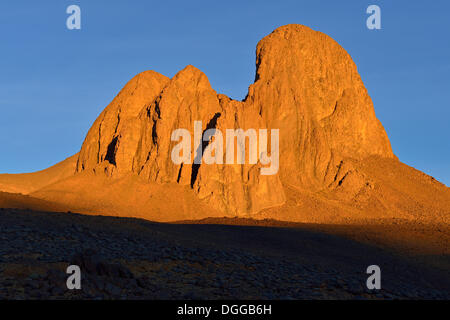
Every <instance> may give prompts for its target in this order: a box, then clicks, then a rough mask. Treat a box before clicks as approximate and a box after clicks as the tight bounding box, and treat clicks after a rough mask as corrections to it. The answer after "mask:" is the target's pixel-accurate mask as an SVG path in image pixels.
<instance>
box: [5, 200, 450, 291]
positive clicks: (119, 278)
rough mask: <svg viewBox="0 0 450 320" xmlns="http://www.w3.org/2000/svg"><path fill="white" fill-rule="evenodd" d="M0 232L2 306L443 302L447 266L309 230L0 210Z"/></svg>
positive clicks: (449, 282)
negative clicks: (75, 275) (371, 278)
mask: <svg viewBox="0 0 450 320" xmlns="http://www.w3.org/2000/svg"><path fill="white" fill-rule="evenodd" d="M216 222H217V221H216ZM0 225H1V227H2V232H1V234H0V299H5V298H6V299H22V298H33V299H34V298H37V299H47V298H52V299H53V298H65V299H67V298H69V299H70V298H85V299H97V298H100V299H102V298H103V299H115V298H127V299H132V298H138V299H140V298H147V299H214V298H219V299H223V298H224V299H228V298H235V299H325V298H331V299H354V298H364V299H392V298H419V299H422V298H426V299H449V298H450V294H449V291H450V290H449V288H450V277H449V275H448V271H446V270H445V268H439V267H433V266H431V265H426V264H424V263H423V262H420V261H415V260H413V259H410V258H407V257H405V256H403V255H398V254H394V253H392V252H390V251H389V250H386V249H383V246H378V247H375V246H371V245H368V244H364V243H363V242H360V241H354V240H350V239H349V238H346V237H342V236H337V235H333V234H332V233H333V232H331V231H332V230H331V229H330V230H328V231H326V232H325V231H318V230H316V231H312V230H309V229H310V228H309V226H308V225H303V226H300V225H299V226H297V227H289V228H286V227H277V226H272V227H262V226H232V225H220V224H215V225H208V224H162V223H152V222H149V221H145V220H140V219H132V218H114V217H104V216H84V215H78V214H70V213H44V212H32V211H24V210H18V209H1V210H0ZM358 233H360V234H363V233H361V230H359V231H358ZM441 258H442V257H441ZM443 258H445V257H443ZM73 263H74V264H78V265H80V267H81V269H82V289H81V290H79V291H75V292H74V291H69V290H67V289H66V277H67V275H66V273H65V269H66V268H67V266H68V265H69V264H73ZM372 264H377V265H379V266H380V267H381V270H382V289H381V290H379V291H375V292H373V291H372V292H370V291H368V290H367V289H366V286H365V283H366V279H367V276H368V275H366V273H365V271H366V268H367V266H369V265H372Z"/></svg>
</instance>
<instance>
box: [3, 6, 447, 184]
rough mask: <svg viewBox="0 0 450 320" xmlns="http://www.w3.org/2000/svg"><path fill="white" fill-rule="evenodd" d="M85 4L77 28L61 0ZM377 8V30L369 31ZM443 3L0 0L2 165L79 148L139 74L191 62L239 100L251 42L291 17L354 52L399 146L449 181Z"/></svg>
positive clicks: (53, 159)
mask: <svg viewBox="0 0 450 320" xmlns="http://www.w3.org/2000/svg"><path fill="white" fill-rule="evenodd" d="M71 4H77V5H79V6H80V7H81V19H82V22H81V27H82V28H81V30H68V29H67V28H66V19H67V17H68V14H66V8H67V7H68V6H69V5H71ZM370 4H377V5H379V6H380V7H381V14H382V22H381V23H382V29H381V30H368V29H367V28H366V19H367V17H368V15H367V14H366V12H365V11H366V8H367V7H368V6H369V5H370ZM449 12H450V2H448V1H446V0H440V1H439V0H435V1H402V0H396V1H375V0H373V1H362V0H355V1H320V0H319V1H317V0H316V1H312V0H311V1H301V0H295V1H283V0H279V1H262V0H260V1H250V0H247V1H242V0H240V1H234V0H227V1H214V0H208V1H195V0H193V1H151V0H149V1H137V0H134V1H124V0H120V1H119V0H116V1H102V0H86V1H76V0H72V1H63V0H54V1H50V0H45V1H39V2H38V1H23V0H15V1H12V0H9V1H2V2H1V3H0V111H1V113H0V114H1V117H0V143H1V150H2V154H1V160H0V172H2V173H16V172H30V171H35V170H40V169H44V168H46V167H48V166H50V165H52V164H55V163H57V162H59V161H60V160H63V159H64V158H66V157H68V156H70V155H72V154H74V153H76V152H78V151H79V149H80V147H81V144H82V142H83V139H84V137H85V135H86V133H87V131H88V129H89V128H90V126H91V125H92V123H93V122H94V120H95V118H96V117H97V116H98V114H99V113H100V112H101V111H102V110H103V108H104V107H106V105H107V104H108V103H109V102H110V101H111V100H112V99H113V98H114V96H115V95H116V94H117V93H118V91H119V90H120V89H121V88H122V87H123V86H124V85H125V83H126V82H127V81H128V80H129V79H131V78H132V77H133V76H134V75H135V74H137V73H139V72H141V71H144V70H149V69H152V70H155V71H157V72H160V73H162V74H164V75H166V76H169V77H172V76H173V75H174V74H175V73H176V72H177V71H179V70H180V69H182V68H183V67H184V66H186V65H187V64H192V65H194V66H196V67H198V68H199V69H201V70H202V71H203V72H205V73H206V75H207V76H208V78H209V80H210V82H211V85H212V86H213V88H214V89H215V90H216V91H218V92H220V93H225V94H227V95H229V96H230V97H232V98H235V99H242V98H244V97H245V95H246V93H247V89H248V86H249V85H250V84H251V83H252V82H253V79H254V73H255V47H256V44H257V42H258V41H259V40H260V39H261V38H262V37H264V36H265V35H267V34H269V33H270V32H272V31H273V30H274V29H275V28H277V27H279V26H281V25H285V24H289V23H299V24H304V25H307V26H309V27H311V28H313V29H315V30H318V31H322V32H324V33H326V34H328V35H330V36H331V37H332V38H334V39H335V40H336V41H337V42H339V43H340V44H341V45H342V46H343V47H344V48H345V49H346V50H347V51H348V52H349V53H350V55H351V56H352V58H353V59H354V61H355V63H356V64H357V66H358V71H359V73H360V74H361V77H362V79H363V81H364V83H365V85H366V87H367V89H368V91H369V94H370V96H371V97H372V99H373V101H374V105H375V111H376V114H377V116H378V118H379V119H380V120H381V121H382V123H383V125H384V127H385V129H386V131H387V133H388V135H389V138H390V140H391V143H392V146H393V149H394V152H395V154H396V155H397V156H398V157H399V158H400V160H402V161H403V162H405V163H406V164H408V165H411V166H413V167H415V168H417V169H419V170H422V171H424V172H426V173H428V174H430V175H432V176H434V177H435V178H437V179H438V180H440V181H442V182H444V183H445V184H447V185H450V161H449V158H450V139H449V137H450V134H449V123H450V22H449V18H448V15H449Z"/></svg>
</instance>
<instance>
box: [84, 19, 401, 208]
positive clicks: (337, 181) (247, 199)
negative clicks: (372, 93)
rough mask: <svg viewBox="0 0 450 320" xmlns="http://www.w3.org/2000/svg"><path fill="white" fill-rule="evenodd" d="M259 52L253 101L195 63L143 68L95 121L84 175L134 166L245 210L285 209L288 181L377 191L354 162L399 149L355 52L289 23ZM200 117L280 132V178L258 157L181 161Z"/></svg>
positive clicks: (222, 125) (213, 123) (217, 203)
mask: <svg viewBox="0 0 450 320" xmlns="http://www.w3.org/2000/svg"><path fill="white" fill-rule="evenodd" d="M256 55H257V57H256V66H257V69H256V77H255V83H254V84H252V85H251V86H250V87H249V92H248V95H247V97H246V99H245V100H244V101H235V100H232V99H230V98H228V97H226V96H224V95H221V94H217V93H216V92H215V91H214V90H213V89H212V88H211V86H210V83H209V81H208V79H207V77H206V76H205V75H204V74H203V73H202V72H201V71H200V70H198V69H196V68H195V67H193V66H187V67H186V68H185V69H183V70H181V71H180V72H179V73H178V74H177V75H175V77H174V78H173V79H168V78H167V77H165V76H162V75H160V74H158V73H156V72H153V71H146V72H143V73H141V74H138V75H137V76H136V77H134V78H133V79H132V80H131V81H130V82H129V83H128V84H127V85H126V86H125V87H124V88H123V89H122V91H121V92H120V93H119V94H118V96H117V97H116V98H115V99H114V100H113V101H112V102H111V104H110V105H109V106H108V107H107V108H106V109H105V110H104V111H103V112H102V114H101V115H100V116H99V117H98V118H97V120H96V121H95V123H94V125H93V126H92V128H91V130H90V131H89V133H88V135H87V137H86V139H85V141H84V143H83V146H82V148H81V151H80V154H79V157H78V163H77V168H76V171H77V172H82V171H94V172H96V173H102V174H103V173H104V174H106V175H107V176H111V177H113V176H120V175H122V174H127V173H130V172H133V173H135V174H137V175H140V176H142V177H144V178H145V179H148V181H151V182H157V183H178V184H181V185H189V186H190V187H191V188H192V189H194V191H195V192H196V193H197V195H198V197H199V198H201V199H204V200H205V201H206V202H207V203H208V204H210V205H212V206H214V207H215V208H218V209H219V210H221V211H223V212H227V213H234V214H236V215H238V214H241V215H242V214H244V215H245V214H251V213H255V212H258V211H260V210H262V209H264V208H268V207H274V206H278V205H282V204H283V203H284V202H285V200H286V196H285V189H284V188H285V186H286V185H291V186H295V187H298V188H301V189H309V190H312V191H319V190H323V189H326V190H330V189H331V190H334V189H336V188H340V189H343V190H340V191H341V194H343V195H345V194H346V193H348V192H350V193H351V194H357V193H358V192H359V191H360V190H362V189H364V188H368V187H370V181H369V179H368V178H366V176H365V175H364V174H363V173H360V172H359V171H358V170H357V169H355V167H354V166H353V163H354V161H358V160H362V159H364V158H366V157H368V156H371V155H377V156H381V157H385V158H394V154H393V153H392V150H391V146H390V143H389V140H388V138H387V135H386V133H385V131H384V129H383V127H382V125H381V123H380V122H379V120H378V119H377V118H376V116H375V112H374V108H373V104H372V101H371V99H370V97H369V95H368V93H367V90H366V89H365V87H364V84H363V83H362V81H361V78H360V76H359V74H358V72H357V69H356V66H355V64H354V63H353V61H352V59H351V57H350V56H349V55H348V53H347V52H346V51H345V50H344V49H343V48H342V47H341V46H339V44H337V43H336V42H335V41H334V40H333V39H331V38H330V37H328V36H327V35H325V34H323V33H320V32H316V31H313V30H311V29H309V28H307V27H304V26H300V25H287V26H283V27H280V28H278V29H276V30H275V31H274V32H273V33H271V34H270V35H268V36H266V37H265V38H264V39H262V40H261V41H260V42H259V44H258V46H257V50H256ZM196 120H201V121H202V125H203V127H202V130H203V131H204V130H206V129H207V128H212V127H213V128H217V129H220V130H221V131H222V132H224V133H225V131H226V129H238V128H242V129H244V130H247V129H249V128H253V129H263V128H267V129H280V140H279V141H280V170H279V172H278V174H276V175H273V176H264V175H260V172H259V170H260V167H261V164H260V163H259V162H258V163H257V164H255V165H251V164H245V165H238V164H236V165H216V164H214V165H206V164H201V165H195V164H194V165H188V164H182V165H175V164H174V163H173V162H172V160H171V150H172V148H173V147H174V146H175V145H176V144H177V143H178V142H172V141H171V133H172V132H173V130H175V129H178V128H186V129H188V130H190V131H191V132H192V131H193V123H194V121H196ZM208 126H209V127H208ZM246 151H247V154H248V147H246ZM246 163H248V161H246Z"/></svg>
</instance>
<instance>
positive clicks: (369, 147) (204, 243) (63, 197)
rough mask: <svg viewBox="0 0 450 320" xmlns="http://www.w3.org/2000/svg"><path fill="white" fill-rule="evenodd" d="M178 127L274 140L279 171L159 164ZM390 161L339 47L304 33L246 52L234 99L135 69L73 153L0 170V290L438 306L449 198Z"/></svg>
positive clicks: (449, 284) (206, 145)
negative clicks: (242, 94) (248, 66)
mask: <svg viewBox="0 0 450 320" xmlns="http://www.w3.org/2000/svg"><path fill="white" fill-rule="evenodd" d="M194 121H202V125H203V127H202V128H201V129H202V132H203V133H204V132H206V130H208V129H211V128H213V129H220V130H221V131H223V132H225V130H226V129H227V128H231V129H238V128H242V129H243V130H249V129H253V128H255V129H261V128H264V129H269V130H271V129H277V130H279V133H280V137H279V155H280V159H279V171H277V172H276V174H273V175H261V174H260V170H261V169H262V168H263V167H264V164H263V163H261V162H259V161H258V162H257V163H256V164H250V163H247V162H246V163H244V164H236V163H235V164H226V165H224V164H220V163H213V164H206V163H201V164H192V161H191V162H190V163H181V164H175V163H174V162H173V161H172V160H171V150H172V149H173V147H174V146H175V144H176V142H174V141H173V140H172V139H171V133H172V132H173V131H174V130H176V129H179V128H187V129H189V130H190V129H192V124H193V122H194ZM214 141H215V140H213V139H211V140H204V141H203V143H202V144H201V145H200V147H201V151H202V152H206V151H208V150H209V151H210V150H211V149H212V148H213V145H215V144H214V143H213V142H214ZM194 147H195V145H194ZM269 149H271V148H269ZM197 150H199V149H197ZM245 151H246V154H247V155H248V154H249V153H250V148H249V146H248V145H246V146H245ZM271 151H272V152H273V149H272V150H271ZM394 151H395V150H392V147H391V144H390V141H389V138H388V136H387V134H386V132H385V130H384V127H383V125H382V124H381V122H380V121H379V120H378V119H377V117H376V114H375V108H374V106H373V103H372V100H371V98H370V96H369V93H368V92H367V90H366V88H365V87H364V84H363V81H362V79H361V77H360V76H359V74H358V72H357V67H356V65H355V63H354V62H353V60H352V59H351V57H350V55H349V54H348V53H347V52H346V51H345V50H344V48H342V47H341V46H340V45H339V44H338V43H337V42H335V41H334V40H333V39H331V38H330V37H329V36H327V35H325V34H323V33H321V32H318V31H314V30H312V29H310V28H308V27H305V26H301V25H287V26H283V27H280V28H278V29H276V30H275V31H274V32H272V33H271V34H269V35H267V36H266V37H264V38H263V39H262V40H261V41H260V42H259V43H258V46H257V48H256V74H255V82H254V83H253V84H251V85H250V86H249V89H248V94H247V96H246V98H245V99H244V100H242V101H237V100H233V99H230V98H229V97H227V96H225V95H223V94H221V93H218V92H216V91H215V90H214V89H213V88H212V87H211V85H210V83H209V80H208V78H207V76H206V75H205V74H204V73H203V72H202V71H200V70H199V69H197V68H195V67H194V66H190V65H189V66H186V67H185V68H184V69H182V70H181V71H179V72H178V73H177V74H176V75H175V76H174V77H173V78H171V79H170V78H168V77H166V76H164V75H161V74H159V73H157V72H155V71H144V72H142V73H139V74H138V75H136V76H135V77H134V78H133V79H131V80H130V81H129V82H128V83H127V84H126V86H125V87H124V88H122V90H121V91H120V92H119V93H118V94H117V96H116V97H115V98H114V99H113V101H112V102H111V103H110V104H109V105H108V106H107V107H106V108H105V109H104V110H103V112H102V113H101V114H100V115H99V116H98V118H97V119H96V120H95V121H94V123H93V125H92V127H91V129H90V130H89V132H88V133H87V135H86V138H85V140H84V142H83V143H82V146H81V149H80V151H79V152H78V153H77V154H75V155H73V156H71V157H69V158H67V159H65V160H63V161H61V162H59V163H57V164H56V165H54V166H52V167H50V168H48V169H45V170H42V171H39V172H35V173H24V174H0V208H2V209H1V211H0V225H1V228H2V232H1V235H0V254H1V255H0V298H6V299H16V298H18V299H22V298H35V299H41V298H85V299H105V298H106V299H108V298H144V299H145V298H149V299H222V298H224V299H233V298H234V299H315V298H317V299H355V298H358V299H397V298H398V299H408V298H414V299H448V298H449V292H450V290H449V288H450V278H449V272H448V270H449V267H450V225H449V222H450V189H449V188H448V187H447V186H445V185H444V184H442V183H440V182H439V181H437V180H436V179H435V178H433V177H431V176H428V175H426V174H425V173H423V172H420V171H418V170H416V169H414V168H412V167H410V166H408V165H406V164H404V163H402V162H401V161H400V160H401V159H398V157H397V156H396V155H395V153H394ZM197 152H199V151H197ZM215 152H217V150H216V151H215ZM70 263H75V264H79V265H81V266H82V269H84V270H86V272H87V275H86V279H85V281H84V282H83V283H84V286H85V287H84V289H83V290H81V291H78V292H73V291H68V290H66V289H65V280H64V279H65V276H66V275H65V272H64V271H65V267H67V265H68V264H70ZM373 264H376V265H379V266H380V267H381V270H382V283H383V284H382V290H376V291H368V290H367V289H366V287H365V280H366V278H367V274H366V273H365V270H366V268H367V266H369V265H373Z"/></svg>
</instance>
